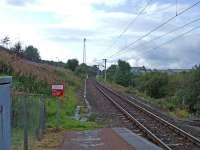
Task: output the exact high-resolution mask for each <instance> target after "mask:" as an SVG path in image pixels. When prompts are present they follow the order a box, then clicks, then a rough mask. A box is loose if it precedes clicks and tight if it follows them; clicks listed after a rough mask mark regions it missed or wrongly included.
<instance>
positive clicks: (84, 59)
mask: <svg viewBox="0 0 200 150" xmlns="http://www.w3.org/2000/svg"><path fill="white" fill-rule="evenodd" d="M83 63H84V64H86V38H84V39H83Z"/></svg>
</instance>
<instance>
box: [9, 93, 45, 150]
mask: <svg viewBox="0 0 200 150" xmlns="http://www.w3.org/2000/svg"><path fill="white" fill-rule="evenodd" d="M11 131H12V134H11V137H12V149H13V150H33V148H34V144H35V142H36V141H37V140H40V139H41V138H42V135H43V133H44V131H45V97H44V96H42V95H25V94H13V95H12V107H11Z"/></svg>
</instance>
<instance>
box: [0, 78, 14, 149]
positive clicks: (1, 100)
mask: <svg viewBox="0 0 200 150" xmlns="http://www.w3.org/2000/svg"><path fill="white" fill-rule="evenodd" d="M11 81H12V77H0V150H10V149H11V124H10V122H11V121H10V111H11V110H10V107H11V96H10V95H11V92H10V84H11Z"/></svg>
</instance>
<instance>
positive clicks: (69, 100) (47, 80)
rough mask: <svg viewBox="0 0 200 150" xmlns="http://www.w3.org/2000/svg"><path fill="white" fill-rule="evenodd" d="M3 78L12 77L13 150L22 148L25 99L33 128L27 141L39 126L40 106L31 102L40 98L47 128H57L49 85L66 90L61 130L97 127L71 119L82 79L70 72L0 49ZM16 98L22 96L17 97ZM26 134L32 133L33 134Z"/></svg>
mask: <svg viewBox="0 0 200 150" xmlns="http://www.w3.org/2000/svg"><path fill="white" fill-rule="evenodd" d="M5 75H9V76H12V77H13V81H12V96H13V98H12V99H13V102H12V121H11V122H12V147H13V149H16V150H17V149H22V148H21V147H22V146H23V134H22V133H23V127H24V126H23V123H24V120H23V114H24V113H23V106H24V102H25V100H26V101H28V102H30V103H31V104H28V105H27V110H28V114H29V120H30V122H28V126H29V130H30V127H31V130H32V128H33V130H34V131H33V133H34V135H33V136H32V135H29V139H31V138H32V137H34V138H35V133H36V131H35V129H37V127H38V117H39V111H38V108H40V107H39V105H37V104H36V103H32V102H36V101H38V102H39V99H40V98H45V101H46V109H47V114H46V120H47V122H46V123H47V127H49V128H56V103H55V100H56V98H54V97H51V96H50V95H51V84H59V83H62V84H64V85H65V87H66V89H65V96H64V97H62V98H61V99H62V100H61V116H60V118H61V119H60V126H59V127H60V128H62V129H63V130H65V129H77V130H83V129H90V128H96V127H98V126H97V125H96V123H95V122H80V121H77V120H75V119H73V118H72V116H73V115H74V111H75V108H76V105H77V103H78V99H77V97H76V92H77V91H78V89H79V88H81V84H82V80H81V79H80V78H79V77H77V76H75V75H74V73H73V72H71V71H69V70H67V69H64V68H61V67H55V66H51V65H48V64H42V63H35V62H31V61H28V60H25V59H22V58H20V57H18V56H16V55H13V54H11V53H9V52H8V51H6V50H1V48H0V76H5ZM27 94H36V95H37V96H36V97H34V96H28V95H27ZM38 94H39V95H38ZM19 95H21V96H20V97H19ZM24 95H26V96H24ZM40 95H41V96H40ZM32 110H33V111H32ZM32 112H33V113H32ZM32 126H33V127H32ZM48 131H49V130H47V132H48ZM55 131H57V130H55ZM28 132H29V133H31V134H32V131H31V132H30V131H28ZM47 134H48V133H47ZM34 141H35V140H34Z"/></svg>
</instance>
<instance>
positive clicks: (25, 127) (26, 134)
mask: <svg viewBox="0 0 200 150" xmlns="http://www.w3.org/2000/svg"><path fill="white" fill-rule="evenodd" d="M23 100H24V150H28V126H27V125H28V112H27V97H26V96H25V98H23Z"/></svg>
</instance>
